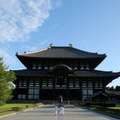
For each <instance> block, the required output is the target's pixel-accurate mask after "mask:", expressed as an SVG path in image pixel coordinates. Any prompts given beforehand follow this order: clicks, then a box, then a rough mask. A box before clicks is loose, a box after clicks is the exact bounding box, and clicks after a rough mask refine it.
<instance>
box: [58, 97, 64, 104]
mask: <svg viewBox="0 0 120 120" xmlns="http://www.w3.org/2000/svg"><path fill="white" fill-rule="evenodd" d="M59 103H60V105H61V104H62V103H63V96H62V95H60V97H59Z"/></svg>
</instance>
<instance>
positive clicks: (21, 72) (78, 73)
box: [14, 69, 120, 78]
mask: <svg viewBox="0 0 120 120" xmlns="http://www.w3.org/2000/svg"><path fill="white" fill-rule="evenodd" d="M14 72H15V74H16V75H17V76H35V77H42V76H43V77H44V76H46V77H47V76H48V77H50V76H54V74H53V73H52V72H50V71H47V70H46V71H45V70H27V69H26V70H14ZM119 76H120V73H119V72H116V73H114V72H106V71H97V70H93V71H74V72H73V73H71V74H68V77H111V78H117V77H119Z"/></svg>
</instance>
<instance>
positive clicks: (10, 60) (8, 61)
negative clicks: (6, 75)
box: [0, 49, 16, 65]
mask: <svg viewBox="0 0 120 120" xmlns="http://www.w3.org/2000/svg"><path fill="white" fill-rule="evenodd" d="M0 57H2V58H3V61H4V64H5V65H13V64H16V60H15V58H14V57H12V56H11V55H10V54H9V53H7V52H6V51H5V50H3V49H0Z"/></svg>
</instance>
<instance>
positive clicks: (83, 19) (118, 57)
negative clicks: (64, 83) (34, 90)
mask: <svg viewBox="0 0 120 120" xmlns="http://www.w3.org/2000/svg"><path fill="white" fill-rule="evenodd" d="M119 6H120V0H4V1H3V0H0V56H1V57H3V58H4V62H5V64H6V65H7V66H9V69H12V70H13V69H24V68H25V67H24V66H23V65H22V64H21V63H20V61H19V60H18V59H17V58H16V56H15V53H16V52H18V53H23V52H24V51H35V50H40V49H43V48H47V47H48V46H49V44H50V43H53V45H54V46H68V44H69V43H72V44H73V47H75V48H78V49H81V50H85V51H89V52H93V53H96V52H98V53H99V54H104V53H106V54H107V58H106V59H105V60H104V61H103V62H102V63H101V64H100V65H99V66H98V67H97V68H96V69H97V70H103V71H113V72H119V71H120V54H119V51H120V47H119V46H120V7H119ZM116 85H120V78H118V79H116V80H114V81H112V83H110V84H109V86H116Z"/></svg>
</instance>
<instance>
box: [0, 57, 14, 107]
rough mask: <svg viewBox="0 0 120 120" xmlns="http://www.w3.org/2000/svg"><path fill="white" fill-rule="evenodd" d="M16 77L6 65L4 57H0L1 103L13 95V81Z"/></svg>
mask: <svg viewBox="0 0 120 120" xmlns="http://www.w3.org/2000/svg"><path fill="white" fill-rule="evenodd" d="M15 79H16V77H15V74H14V73H13V72H12V71H8V68H7V67H6V66H5V65H4V62H3V59H2V58H0V105H3V104H5V103H6V101H7V100H9V99H11V98H12V97H13V96H12V90H13V85H12V82H13V81H14V80H15Z"/></svg>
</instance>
